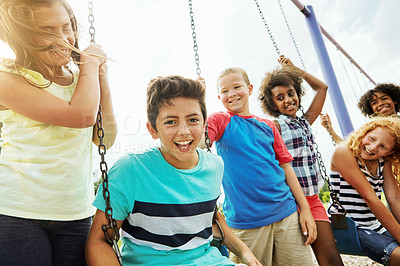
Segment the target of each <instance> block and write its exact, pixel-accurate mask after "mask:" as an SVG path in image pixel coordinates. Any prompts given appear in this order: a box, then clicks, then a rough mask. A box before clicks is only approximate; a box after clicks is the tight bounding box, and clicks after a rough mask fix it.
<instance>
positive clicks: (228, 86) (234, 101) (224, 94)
mask: <svg viewBox="0 0 400 266" xmlns="http://www.w3.org/2000/svg"><path fill="white" fill-rule="evenodd" d="M218 89H219V95H218V98H219V99H220V100H221V102H222V104H223V105H224V107H225V108H226V109H227V110H228V111H230V112H232V113H235V114H238V115H243V116H246V115H250V110H249V96H250V95H251V93H252V92H253V85H251V84H249V85H247V84H246V82H245V81H244V80H243V77H242V75H241V74H240V73H230V74H227V75H225V76H223V77H222V78H220V80H219V81H218Z"/></svg>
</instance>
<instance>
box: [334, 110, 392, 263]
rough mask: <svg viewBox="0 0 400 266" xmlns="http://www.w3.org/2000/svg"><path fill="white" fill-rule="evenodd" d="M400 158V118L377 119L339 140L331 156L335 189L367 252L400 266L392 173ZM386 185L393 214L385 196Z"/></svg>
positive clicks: (372, 256) (382, 260) (386, 192)
mask: <svg viewBox="0 0 400 266" xmlns="http://www.w3.org/2000/svg"><path fill="white" fill-rule="evenodd" d="M399 156H400V119H398V118H395V117H378V118H376V119H375V120H373V121H371V122H369V123H367V124H365V125H363V126H362V127H361V128H360V129H359V130H357V131H356V132H354V133H352V134H351V135H350V137H349V139H348V140H347V141H345V142H342V143H340V145H339V146H338V147H337V148H336V150H335V152H334V154H333V157H332V160H331V170H332V173H331V182H332V185H333V188H334V190H335V192H336V193H337V195H338V197H339V202H340V203H341V204H342V205H343V207H344V208H345V209H346V210H347V213H348V215H349V216H350V217H351V218H352V219H353V220H354V221H355V222H356V225H357V230H358V234H359V239H360V243H361V246H362V249H363V251H364V253H365V254H366V255H368V257H370V258H371V259H373V260H375V261H376V262H379V263H382V264H384V265H400V248H399V242H400V224H399V221H400V205H399V204H398V202H399V200H400V190H399V187H398V185H397V183H396V180H395V178H394V173H393V169H396V170H395V171H397V172H398V171H399V168H400V158H399ZM392 166H393V168H392ZM397 174H398V173H397ZM382 189H384V191H385V196H386V199H387V202H388V205H389V206H390V208H391V211H392V212H390V211H389V210H388V208H387V207H386V206H385V205H384V204H383V203H382V201H381V200H380V198H381V193H382Z"/></svg>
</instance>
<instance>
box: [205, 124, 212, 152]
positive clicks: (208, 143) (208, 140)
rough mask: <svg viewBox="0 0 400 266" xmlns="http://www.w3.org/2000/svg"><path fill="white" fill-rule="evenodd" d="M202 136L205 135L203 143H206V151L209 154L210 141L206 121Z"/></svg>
mask: <svg viewBox="0 0 400 266" xmlns="http://www.w3.org/2000/svg"><path fill="white" fill-rule="evenodd" d="M204 135H205V138H204V141H205V143H206V147H207V151H208V152H211V139H210V137H209V136H208V122H207V121H206V126H205V131H204Z"/></svg>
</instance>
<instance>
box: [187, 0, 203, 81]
mask: <svg viewBox="0 0 400 266" xmlns="http://www.w3.org/2000/svg"><path fill="white" fill-rule="evenodd" d="M189 10H190V12H189V15H190V20H191V27H192V38H193V50H194V59H195V61H196V73H197V76H198V77H199V76H200V74H201V69H200V60H199V54H198V53H197V51H198V50H199V47H198V45H197V39H196V30H195V29H196V28H195V26H194V13H193V8H192V0H189Z"/></svg>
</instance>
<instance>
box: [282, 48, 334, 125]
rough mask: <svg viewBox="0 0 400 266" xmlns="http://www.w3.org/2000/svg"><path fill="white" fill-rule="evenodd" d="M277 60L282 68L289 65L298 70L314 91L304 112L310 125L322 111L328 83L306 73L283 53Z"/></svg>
mask: <svg viewBox="0 0 400 266" xmlns="http://www.w3.org/2000/svg"><path fill="white" fill-rule="evenodd" d="M278 61H279V63H280V64H281V65H282V68H285V67H289V68H294V69H296V70H298V71H300V72H301V73H302V74H303V79H304V80H305V81H306V82H307V83H308V85H310V87H311V88H312V89H313V90H314V91H315V92H316V94H315V96H314V99H313V100H312V102H311V105H310V107H308V110H307V111H306V113H305V116H306V119H307V121H308V123H309V124H310V125H312V124H313V123H314V121H315V120H316V119H317V117H318V116H319V114H320V113H321V111H322V107H323V106H324V102H325V98H326V91H327V90H328V85H326V84H325V83H324V82H323V81H321V80H320V79H318V78H317V77H315V76H313V75H311V74H310V73H307V72H306V71H304V70H302V69H300V68H298V67H296V66H295V65H294V64H293V63H292V61H290V59H289V58H286V57H285V56H284V55H281V56H280V58H279V60H278Z"/></svg>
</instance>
